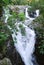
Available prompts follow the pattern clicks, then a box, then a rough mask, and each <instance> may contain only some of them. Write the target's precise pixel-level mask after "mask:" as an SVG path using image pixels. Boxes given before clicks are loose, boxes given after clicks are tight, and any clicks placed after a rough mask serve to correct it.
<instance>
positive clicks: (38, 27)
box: [33, 15, 44, 54]
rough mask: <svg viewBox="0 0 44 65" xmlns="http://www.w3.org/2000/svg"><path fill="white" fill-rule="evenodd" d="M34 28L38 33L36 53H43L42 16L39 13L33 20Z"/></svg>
mask: <svg viewBox="0 0 44 65" xmlns="http://www.w3.org/2000/svg"><path fill="white" fill-rule="evenodd" d="M33 24H34V25H33V26H34V29H35V30H36V32H37V33H38V42H37V43H38V47H37V50H38V53H40V54H44V17H43V16H42V15H41V16H39V17H38V18H36V19H35V20H34V23H33Z"/></svg>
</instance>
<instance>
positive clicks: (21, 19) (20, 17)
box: [18, 12, 25, 21]
mask: <svg viewBox="0 0 44 65" xmlns="http://www.w3.org/2000/svg"><path fill="white" fill-rule="evenodd" d="M18 18H19V20H20V21H23V20H25V15H24V13H23V12H22V13H19V14H18Z"/></svg>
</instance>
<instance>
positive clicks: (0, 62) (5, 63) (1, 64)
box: [0, 58, 12, 65]
mask: <svg viewBox="0 0 44 65" xmlns="http://www.w3.org/2000/svg"><path fill="white" fill-rule="evenodd" d="M0 65H12V63H11V61H10V60H9V59H8V58H4V59H3V60H0Z"/></svg>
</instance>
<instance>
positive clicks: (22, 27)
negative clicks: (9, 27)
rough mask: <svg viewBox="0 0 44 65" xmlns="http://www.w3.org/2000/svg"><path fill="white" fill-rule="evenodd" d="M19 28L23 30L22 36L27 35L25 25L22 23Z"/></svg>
mask: <svg viewBox="0 0 44 65" xmlns="http://www.w3.org/2000/svg"><path fill="white" fill-rule="evenodd" d="M19 28H20V30H21V33H22V36H25V35H26V33H25V27H24V26H23V25H22V24H20V25H19Z"/></svg>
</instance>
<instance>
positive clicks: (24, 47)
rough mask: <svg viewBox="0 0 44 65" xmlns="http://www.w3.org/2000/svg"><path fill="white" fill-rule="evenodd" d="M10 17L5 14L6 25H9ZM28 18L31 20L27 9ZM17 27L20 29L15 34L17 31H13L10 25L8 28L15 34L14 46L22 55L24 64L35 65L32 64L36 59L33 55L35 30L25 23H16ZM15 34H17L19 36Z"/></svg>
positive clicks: (13, 35) (13, 36)
mask: <svg viewBox="0 0 44 65" xmlns="http://www.w3.org/2000/svg"><path fill="white" fill-rule="evenodd" d="M5 13H6V10H5ZM9 15H10V14H9ZM9 15H7V14H5V16H6V19H5V22H6V23H7V19H8V17H9ZM26 17H27V18H29V16H28V14H27V9H26ZM15 25H16V28H17V29H18V31H17V32H15V30H14V29H12V28H11V27H10V25H8V28H9V29H10V30H11V31H12V32H13V33H12V38H13V41H14V46H15V48H16V50H17V51H18V53H19V54H20V56H21V58H22V61H23V62H24V64H25V65H34V63H33V62H32V60H33V59H34V58H33V56H32V55H33V52H34V49H35V39H36V34H35V32H34V30H32V29H30V28H29V27H28V26H26V25H25V24H24V23H21V22H16V23H15ZM20 26H21V27H20ZM21 28H22V29H21ZM15 33H17V35H16V34H15ZM24 33H25V34H24ZM22 34H23V35H22ZM35 65H36V64H35Z"/></svg>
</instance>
